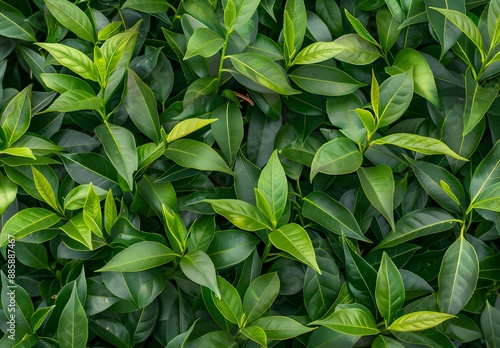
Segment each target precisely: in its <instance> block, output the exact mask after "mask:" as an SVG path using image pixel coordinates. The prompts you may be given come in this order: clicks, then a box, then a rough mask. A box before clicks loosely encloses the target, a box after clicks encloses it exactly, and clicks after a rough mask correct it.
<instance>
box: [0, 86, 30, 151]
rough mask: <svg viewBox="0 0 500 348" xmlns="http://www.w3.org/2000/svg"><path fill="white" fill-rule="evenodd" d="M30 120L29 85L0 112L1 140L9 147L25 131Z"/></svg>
mask: <svg viewBox="0 0 500 348" xmlns="http://www.w3.org/2000/svg"><path fill="white" fill-rule="evenodd" d="M30 120H31V85H30V86H28V87H26V88H25V89H23V90H22V91H21V92H19V93H18V94H16V96H14V98H12V100H11V101H10V102H9V104H7V106H6V107H5V109H4V110H3V112H2V116H1V118H0V123H1V126H2V131H3V133H4V135H3V136H2V138H4V139H3V140H4V141H5V142H6V143H7V144H6V146H5V147H8V146H10V145H11V144H13V143H14V142H15V141H16V140H18V139H19V138H20V137H21V136H22V135H23V134H24V133H25V132H26V131H27V130H28V127H29V125H30Z"/></svg>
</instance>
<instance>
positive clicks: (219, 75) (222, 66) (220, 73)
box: [217, 29, 233, 88]
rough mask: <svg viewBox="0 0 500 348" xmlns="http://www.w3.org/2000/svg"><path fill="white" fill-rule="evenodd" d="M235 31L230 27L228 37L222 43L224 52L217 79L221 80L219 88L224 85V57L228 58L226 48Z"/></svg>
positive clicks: (221, 56)
mask: <svg viewBox="0 0 500 348" xmlns="http://www.w3.org/2000/svg"><path fill="white" fill-rule="evenodd" d="M232 32H233V29H228V30H227V31H226V37H225V38H224V44H223V45H222V52H221V55H220V62H219V72H218V74H217V80H218V81H219V88H220V87H221V86H222V81H221V79H222V70H223V68H224V59H225V58H226V49H227V44H228V42H229V36H230V35H231V33H232Z"/></svg>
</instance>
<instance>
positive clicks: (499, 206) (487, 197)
mask: <svg viewBox="0 0 500 348" xmlns="http://www.w3.org/2000/svg"><path fill="white" fill-rule="evenodd" d="M472 208H474V209H486V210H492V211H495V212H500V183H496V184H494V185H493V186H491V187H488V188H487V189H486V190H484V191H483V192H482V193H481V194H480V195H479V196H478V197H477V199H476V200H475V201H474V204H471V205H470V206H469V208H468V211H470V210H471V209H472Z"/></svg>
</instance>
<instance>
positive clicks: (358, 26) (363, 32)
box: [344, 9, 380, 47]
mask: <svg viewBox="0 0 500 348" xmlns="http://www.w3.org/2000/svg"><path fill="white" fill-rule="evenodd" d="M344 12H345V15H346V17H347V20H348V21H349V23H351V25H352V27H353V28H354V30H355V31H356V33H358V35H359V36H361V37H362V38H363V39H365V40H366V41H368V42H369V43H371V44H373V45H375V46H378V47H380V45H379V43H378V42H377V40H375V39H374V38H373V36H372V35H371V34H370V33H369V32H368V30H367V29H366V28H365V26H364V25H363V24H362V23H361V22H360V21H359V19H357V18H356V17H354V16H353V15H352V14H350V13H349V11H347V9H344Z"/></svg>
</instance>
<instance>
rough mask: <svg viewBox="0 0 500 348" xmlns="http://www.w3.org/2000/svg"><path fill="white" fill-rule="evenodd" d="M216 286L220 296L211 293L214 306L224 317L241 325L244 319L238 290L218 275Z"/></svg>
mask: <svg viewBox="0 0 500 348" xmlns="http://www.w3.org/2000/svg"><path fill="white" fill-rule="evenodd" d="M217 286H218V287H219V291H220V298H216V297H215V294H214V293H213V292H212V293H211V294H212V300H213V301H214V303H215V306H216V307H217V309H218V310H219V311H220V312H221V314H222V315H223V316H224V318H226V319H227V320H229V321H230V322H231V323H233V324H238V326H242V324H243V320H244V315H243V305H242V303H241V298H240V295H239V294H238V291H236V289H235V288H234V286H232V285H231V283H229V282H228V281H227V280H225V279H224V278H222V277H220V276H218V277H217Z"/></svg>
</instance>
